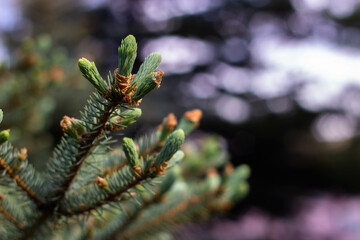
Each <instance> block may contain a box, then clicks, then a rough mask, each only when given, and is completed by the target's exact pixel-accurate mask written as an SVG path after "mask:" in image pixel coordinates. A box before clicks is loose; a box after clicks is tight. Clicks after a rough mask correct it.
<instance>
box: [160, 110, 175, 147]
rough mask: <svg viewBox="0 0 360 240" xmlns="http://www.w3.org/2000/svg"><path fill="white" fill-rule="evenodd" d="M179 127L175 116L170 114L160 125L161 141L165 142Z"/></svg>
mask: <svg viewBox="0 0 360 240" xmlns="http://www.w3.org/2000/svg"><path fill="white" fill-rule="evenodd" d="M176 125H177V120H176V117H175V115H174V114H172V113H170V114H169V115H168V116H167V117H165V118H164V120H163V122H162V124H161V125H160V127H161V129H160V133H159V134H160V135H159V141H160V142H163V141H165V139H166V138H167V137H168V136H169V135H170V133H171V132H172V131H173V130H174V128H175V127H176Z"/></svg>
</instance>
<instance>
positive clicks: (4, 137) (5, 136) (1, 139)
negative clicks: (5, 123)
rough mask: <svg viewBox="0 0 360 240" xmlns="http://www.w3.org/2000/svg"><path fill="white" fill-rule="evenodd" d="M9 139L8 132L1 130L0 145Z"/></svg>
mask: <svg viewBox="0 0 360 240" xmlns="http://www.w3.org/2000/svg"><path fill="white" fill-rule="evenodd" d="M9 137H10V130H3V131H1V132H0V144H3V143H4V142H6V141H7V140H9Z"/></svg>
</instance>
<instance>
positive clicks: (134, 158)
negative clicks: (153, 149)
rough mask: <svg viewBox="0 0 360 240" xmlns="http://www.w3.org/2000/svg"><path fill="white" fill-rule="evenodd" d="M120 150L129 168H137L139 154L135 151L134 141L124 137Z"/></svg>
mask: <svg viewBox="0 0 360 240" xmlns="http://www.w3.org/2000/svg"><path fill="white" fill-rule="evenodd" d="M122 149H123V151H124V153H125V156H126V159H127V160H128V163H129V164H130V166H132V167H139V154H138V152H137V151H136V146H135V143H134V141H133V140H132V139H131V138H127V137H124V139H123V144H122Z"/></svg>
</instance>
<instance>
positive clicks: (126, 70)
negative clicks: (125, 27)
mask: <svg viewBox="0 0 360 240" xmlns="http://www.w3.org/2000/svg"><path fill="white" fill-rule="evenodd" d="M136 51H137V43H136V40H135V37H134V36H133V35H129V36H127V37H126V38H125V39H123V40H122V41H121V45H120V47H119V48H118V57H119V66H118V73H119V74H120V75H122V76H125V77H128V76H130V74H131V71H132V68H133V65H134V62H135V59H136Z"/></svg>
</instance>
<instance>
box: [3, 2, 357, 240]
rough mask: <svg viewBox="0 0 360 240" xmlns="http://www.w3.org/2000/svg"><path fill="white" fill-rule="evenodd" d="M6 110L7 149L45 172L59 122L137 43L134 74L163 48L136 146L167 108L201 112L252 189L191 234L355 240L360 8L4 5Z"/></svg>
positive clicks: (185, 234)
mask: <svg viewBox="0 0 360 240" xmlns="http://www.w3.org/2000/svg"><path fill="white" fill-rule="evenodd" d="M0 6H1V7H0V62H1V66H0V92H1V93H0V108H2V109H3V110H4V113H5V119H4V124H3V125H2V127H5V128H11V137H12V142H14V143H15V145H16V146H18V147H24V146H26V147H28V150H29V155H30V159H32V160H33V162H34V164H35V165H36V166H37V167H38V168H39V169H41V168H42V167H43V166H44V162H45V161H46V159H47V157H48V156H49V155H50V150H51V149H52V147H53V146H54V145H55V144H56V143H57V142H58V141H59V139H60V136H61V134H62V133H61V129H60V127H59V122H60V120H61V118H62V116H63V115H69V116H73V117H79V110H81V109H82V108H83V106H84V104H85V103H86V98H87V96H88V95H89V93H90V92H91V91H92V89H91V87H90V84H88V83H87V82H86V81H85V80H84V79H82V77H81V74H80V72H79V71H78V70H77V64H76V62H77V59H78V58H79V57H82V56H85V57H87V58H89V59H91V60H93V61H95V62H96V63H97V66H98V68H99V70H100V72H101V73H102V74H103V75H105V74H107V73H108V71H109V70H111V69H114V68H115V67H116V65H117V51H116V49H117V46H118V45H119V43H120V41H121V39H122V38H124V37H125V36H127V35H128V34H133V35H134V36H135V37H136V39H137V41H138V44H139V48H138V49H139V52H138V56H139V57H138V60H137V62H136V64H135V70H136V69H138V67H139V64H140V63H141V62H142V60H143V59H144V58H145V57H146V56H147V55H148V54H149V53H150V52H154V51H157V52H160V53H161V54H162V56H163V61H162V63H161V65H160V67H159V69H161V70H163V71H164V72H165V75H164V80H163V83H162V87H161V88H160V89H159V90H157V91H154V92H153V93H151V94H150V96H147V97H146V99H145V101H144V103H143V104H142V109H143V116H142V118H141V121H140V122H139V124H137V125H136V126H135V127H134V128H131V129H130V130H129V132H128V134H129V135H132V136H134V135H135V137H136V136H138V135H139V134H141V133H144V132H146V131H148V129H151V128H153V127H155V126H156V125H158V124H159V123H160V122H161V119H162V118H163V117H165V116H166V115H167V113H169V112H174V113H175V115H177V116H178V117H180V116H181V115H182V113H183V112H184V111H186V110H189V109H193V108H200V109H202V110H203V112H204V118H203V120H202V122H201V125H200V128H199V131H202V132H206V133H211V134H218V135H220V136H221V137H222V138H223V142H224V146H225V147H226V148H227V149H228V151H229V153H230V155H231V160H232V162H233V163H234V164H235V165H238V164H240V163H247V164H249V165H250V166H251V168H252V177H251V179H250V187H251V190H250V194H249V196H248V197H247V198H246V199H245V201H243V202H241V203H240V204H239V205H238V206H236V208H235V209H233V210H232V211H231V212H229V213H227V214H226V215H225V216H223V217H221V218H216V219H213V220H210V221H208V222H205V223H202V224H195V225H192V226H190V227H189V226H188V227H186V228H185V230H184V231H182V232H181V233H182V238H183V239H229V240H230V239H234V240H235V239H239V240H260V239H261V240H283V239H285V240H286V239H291V240H312V239H314V240H322V239H324V240H325V239H326V240H356V239H360V138H359V130H360V129H359V128H360V124H359V123H360V122H359V120H360V119H359V118H360V0H341V1H340V0H301V1H300V0H117V1H116V0H78V1H62V0H52V1H49V0H32V1H26V0H0Z"/></svg>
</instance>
